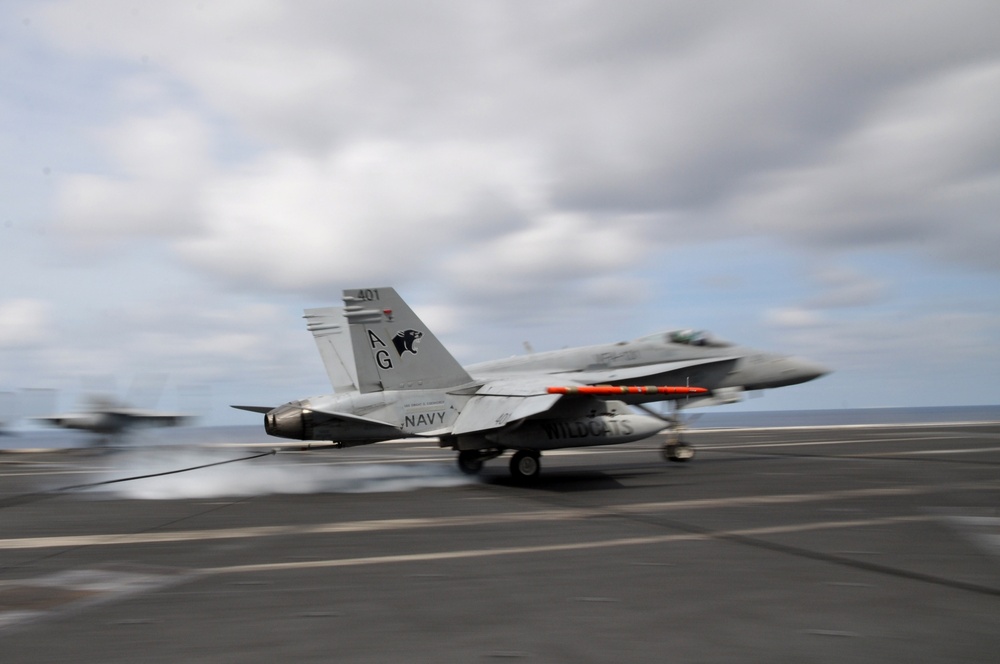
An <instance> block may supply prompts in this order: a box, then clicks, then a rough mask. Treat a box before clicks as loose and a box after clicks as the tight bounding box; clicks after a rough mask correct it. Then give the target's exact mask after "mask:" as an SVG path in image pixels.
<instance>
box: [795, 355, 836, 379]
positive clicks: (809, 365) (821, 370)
mask: <svg viewBox="0 0 1000 664" xmlns="http://www.w3.org/2000/svg"><path fill="white" fill-rule="evenodd" d="M788 364H789V365H790V369H791V371H790V373H792V374H794V376H795V378H796V379H797V381H796V382H800V383H804V382H806V381H807V380H813V379H815V378H819V377H820V376H825V375H826V374H828V373H830V372H831V369H830V368H829V367H827V366H825V365H822V364H820V363H819V362H814V361H813V360H808V359H806V358H804V357H790V358H788Z"/></svg>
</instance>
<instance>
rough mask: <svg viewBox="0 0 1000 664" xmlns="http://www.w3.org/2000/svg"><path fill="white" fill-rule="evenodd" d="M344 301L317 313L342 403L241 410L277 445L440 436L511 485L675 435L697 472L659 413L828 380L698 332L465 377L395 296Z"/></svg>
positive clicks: (525, 359) (383, 293)
mask: <svg viewBox="0 0 1000 664" xmlns="http://www.w3.org/2000/svg"><path fill="white" fill-rule="evenodd" d="M343 300H344V305H345V306H344V307H343V308H340V307H327V308H320V309H308V310H306V312H305V318H306V320H307V327H308V329H309V330H310V331H311V332H312V334H313V336H314V338H315V341H316V343H317V346H318V348H319V351H320V356H321V357H322V359H323V362H324V365H325V367H326V369H327V373H328V375H329V377H330V381H331V383H332V384H333V386H334V389H335V390H336V393H334V394H327V395H322V396H316V397H310V398H307V399H301V400H298V401H291V402H289V403H286V404H284V405H281V406H278V407H276V408H275V407H270V406H233V408H239V409H242V410H249V411H252V412H258V413H263V414H264V429H265V431H266V432H267V433H268V434H270V435H272V436H278V437H282V438H289V439H294V440H310V441H332V442H333V443H334V444H335V445H336V446H337V447H351V446H355V445H367V444H370V443H377V442H380V441H385V440H392V439H396V438H403V437H427V438H436V439H438V440H439V444H440V446H441V447H445V448H451V449H453V450H455V451H457V452H458V466H459V468H460V469H461V470H462V471H464V472H466V473H477V472H479V471H480V470H481V468H482V467H483V463H484V462H485V461H488V460H490V459H493V458H496V457H498V456H500V455H502V454H504V453H505V452H506V451H508V450H509V451H512V452H513V456H512V458H511V461H510V473H511V475H512V476H513V477H514V478H515V479H519V480H531V479H534V478H536V477H537V476H538V474H539V472H540V470H541V463H540V458H541V453H542V452H543V451H547V450H555V449H560V448H568V447H589V446H596V445H614V444H619V443H628V442H633V441H637V440H641V439H643V438H647V437H650V436H653V435H655V434H657V433H660V432H661V431H663V430H664V429H668V430H671V432H672V434H671V435H670V436H669V437H668V440H667V443H666V444H665V445H664V448H663V454H664V456H665V457H666V458H667V459H668V460H671V461H687V460H689V459H691V458H692V457H693V455H694V450H693V448H691V447H690V446H689V445H687V444H686V443H684V442H682V441H681V440H679V433H678V432H679V429H680V426H679V423H678V420H677V418H676V417H664V416H661V415H659V414H658V413H656V412H655V411H653V410H652V409H650V408H649V407H648V406H647V404H649V403H651V402H656V401H673V402H676V403H684V402H694V401H696V400H698V399H702V400H714V401H715V402H723V401H728V400H732V399H733V398H734V397H735V395H736V394H737V393H738V392H739V391H741V390H748V389H763V388H765V387H778V386H783V385H793V384H796V383H801V382H805V381H807V380H811V379H813V378H816V377H818V376H821V375H823V374H824V373H827V370H826V369H825V368H824V367H821V366H819V365H818V364H815V363H813V362H809V361H806V360H801V359H795V358H790V357H786V356H782V355H774V354H769V353H764V352H761V351H756V350H753V349H749V348H741V347H738V346H734V345H731V344H728V343H726V342H723V341H720V340H716V339H713V338H712V337H711V336H710V335H707V334H704V333H697V332H692V331H689V330H686V331H675V332H666V333H662V334H658V335H653V336H648V337H643V338H641V339H637V340H635V341H631V342H622V343H616V344H607V345H602V346H589V347H584V348H575V349H569V350H560V351H552V352H547V353H536V354H531V355H527V356H520V357H514V358H509V359H504V360H496V361H493V362H487V363H483V364H477V365H472V366H470V367H468V368H465V367H462V366H461V365H460V364H459V363H458V361H457V360H456V359H455V358H454V357H453V356H452V355H451V354H450V353H449V352H448V351H447V350H446V349H445V348H444V346H443V345H442V344H441V343H440V341H438V339H437V338H436V337H435V336H434V335H433V334H432V333H431V331H430V330H429V329H428V328H427V326H426V325H425V324H424V323H423V322H422V321H421V320H420V318H419V317H417V315H416V314H415V313H414V312H413V311H412V310H411V309H410V307H409V306H407V304H406V303H405V302H404V301H403V299H402V298H401V297H400V296H399V295H398V294H397V293H396V291H395V290H394V289H392V288H364V289H357V290H345V291H344V292H343ZM706 403H708V401H706ZM632 406H637V407H639V408H640V409H643V410H644V412H642V413H637V412H635V411H634V410H633V408H632Z"/></svg>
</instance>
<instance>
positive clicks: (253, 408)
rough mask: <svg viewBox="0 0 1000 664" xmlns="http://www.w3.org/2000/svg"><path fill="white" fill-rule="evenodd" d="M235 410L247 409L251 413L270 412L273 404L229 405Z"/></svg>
mask: <svg viewBox="0 0 1000 664" xmlns="http://www.w3.org/2000/svg"><path fill="white" fill-rule="evenodd" d="M230 408H235V409H236V410H249V411H250V412H251V413H270V412H271V411H272V410H274V406H230Z"/></svg>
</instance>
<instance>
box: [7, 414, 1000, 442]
mask: <svg viewBox="0 0 1000 664" xmlns="http://www.w3.org/2000/svg"><path fill="white" fill-rule="evenodd" d="M685 416H686V418H687V420H688V424H689V426H690V427H691V428H692V429H745V428H765V427H828V426H848V425H877V424H935V423H944V424H947V423H956V422H1000V405H997V406H931V407H922V408H848V409H829V410H785V411H747V412H725V411H724V410H722V409H721V408H715V409H698V410H691V411H690V412H688V413H685ZM276 440H277V439H275V438H271V437H270V436H268V435H267V434H265V433H264V427H263V426H261V425H239V426H205V427H199V426H191V427H176V428H172V429H143V430H138V431H135V432H133V433H131V434H130V435H129V437H128V438H127V439H126V440H124V441H122V442H121V443H120V444H133V445H143V444H150V445H224V444H237V445H250V444H254V443H261V444H267V443H274V442H275V441H276ZM94 443H95V438H94V437H93V436H92V435H90V434H87V433H85V432H80V431H63V430H59V429H44V430H42V429H39V430H31V431H15V432H12V433H7V434H5V435H0V450H18V449H59V448H74V447H87V446H89V445H93V444H94ZM114 444H119V443H117V442H116V443H114Z"/></svg>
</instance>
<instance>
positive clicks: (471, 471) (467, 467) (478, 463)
mask: <svg viewBox="0 0 1000 664" xmlns="http://www.w3.org/2000/svg"><path fill="white" fill-rule="evenodd" d="M458 469H459V470H461V471H462V472H463V473H465V474H466V475H478V474H479V471H481V470H482V469H483V457H482V455H481V454H480V453H479V450H462V451H461V452H459V453H458Z"/></svg>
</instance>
